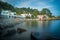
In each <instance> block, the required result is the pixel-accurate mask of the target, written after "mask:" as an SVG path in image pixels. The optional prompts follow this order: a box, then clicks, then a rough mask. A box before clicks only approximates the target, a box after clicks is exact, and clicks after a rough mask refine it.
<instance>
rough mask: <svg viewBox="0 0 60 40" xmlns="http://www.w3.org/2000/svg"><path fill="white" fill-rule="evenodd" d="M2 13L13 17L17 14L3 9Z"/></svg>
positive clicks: (7, 16) (4, 15)
mask: <svg viewBox="0 0 60 40" xmlns="http://www.w3.org/2000/svg"><path fill="white" fill-rule="evenodd" d="M1 15H2V16H3V17H5V18H13V17H14V16H15V15H16V12H11V11H9V10H3V11H2V12H1Z"/></svg>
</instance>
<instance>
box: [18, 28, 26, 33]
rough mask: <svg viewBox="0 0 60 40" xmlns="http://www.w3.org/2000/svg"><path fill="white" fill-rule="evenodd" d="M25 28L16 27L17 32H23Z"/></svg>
mask: <svg viewBox="0 0 60 40" xmlns="http://www.w3.org/2000/svg"><path fill="white" fill-rule="evenodd" d="M25 31H26V30H25V29H22V28H18V29H17V32H19V33H22V32H25Z"/></svg>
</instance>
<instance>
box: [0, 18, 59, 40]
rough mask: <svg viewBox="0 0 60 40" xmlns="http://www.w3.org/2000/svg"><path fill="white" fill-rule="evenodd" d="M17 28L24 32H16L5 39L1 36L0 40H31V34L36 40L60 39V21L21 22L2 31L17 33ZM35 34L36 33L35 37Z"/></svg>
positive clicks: (0, 21)
mask: <svg viewBox="0 0 60 40" xmlns="http://www.w3.org/2000/svg"><path fill="white" fill-rule="evenodd" d="M5 20H7V19H5ZM5 20H4V21H5ZM11 20H12V19H11ZM5 22H7V21H5ZM5 22H3V23H5ZM8 22H9V21H8ZM8 22H7V23H8ZM1 23H2V20H0V24H1ZM17 28H23V29H25V30H26V31H25V32H22V33H18V32H16V33H15V34H14V35H12V36H6V37H5V36H3V37H1V39H3V40H26V39H28V40H31V33H32V34H33V35H34V36H35V37H36V38H45V37H49V36H51V37H54V38H56V39H60V20H51V21H38V20H26V21H24V22H21V23H20V24H17V25H15V26H14V27H13V26H12V27H11V28H5V29H4V31H6V30H7V29H14V30H16V31H17ZM4 31H3V33H4ZM35 33H37V35H36V34H35Z"/></svg>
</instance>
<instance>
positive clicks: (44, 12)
mask: <svg viewBox="0 0 60 40" xmlns="http://www.w3.org/2000/svg"><path fill="white" fill-rule="evenodd" d="M44 14H46V15H48V16H49V17H52V13H51V11H50V10H49V9H47V8H43V9H42V11H41V15H44Z"/></svg>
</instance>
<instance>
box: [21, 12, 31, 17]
mask: <svg viewBox="0 0 60 40" xmlns="http://www.w3.org/2000/svg"><path fill="white" fill-rule="evenodd" d="M20 16H21V17H26V16H29V17H31V14H30V13H29V14H21V15H20Z"/></svg>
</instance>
